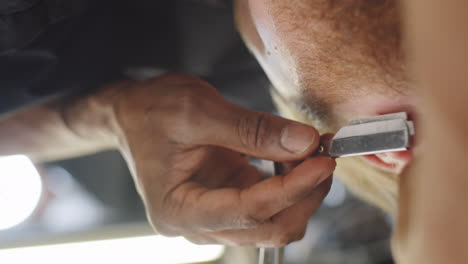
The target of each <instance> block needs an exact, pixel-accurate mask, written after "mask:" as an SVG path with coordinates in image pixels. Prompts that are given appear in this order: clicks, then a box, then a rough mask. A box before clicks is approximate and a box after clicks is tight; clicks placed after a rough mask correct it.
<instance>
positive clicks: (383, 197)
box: [271, 92, 398, 215]
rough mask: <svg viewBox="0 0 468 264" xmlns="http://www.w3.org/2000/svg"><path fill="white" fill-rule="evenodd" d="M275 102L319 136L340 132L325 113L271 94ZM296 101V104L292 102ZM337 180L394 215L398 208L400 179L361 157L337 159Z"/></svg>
mask: <svg viewBox="0 0 468 264" xmlns="http://www.w3.org/2000/svg"><path fill="white" fill-rule="evenodd" d="M271 94H272V98H273V101H274V103H275V105H276V107H277V109H278V111H279V112H280V113H281V115H282V116H284V117H285V118H288V119H292V120H295V121H298V122H302V123H305V124H308V125H311V126H313V127H315V128H316V129H317V130H318V131H319V132H320V134H325V133H335V132H336V131H337V129H338V128H337V125H335V124H336V122H333V120H337V119H336V118H332V117H330V116H329V115H327V114H326V113H322V112H320V111H319V112H310V111H307V109H305V108H304V107H302V106H301V105H300V104H297V103H294V102H288V101H289V100H285V99H284V98H282V97H281V96H279V94H278V93H275V92H272V93H271ZM291 101H294V100H291ZM334 176H335V177H337V178H338V179H339V180H341V181H342V182H343V183H344V184H345V185H346V187H347V188H348V189H349V190H350V191H351V192H352V193H353V194H355V195H356V196H357V197H359V198H361V199H362V200H364V201H366V202H369V203H370V204H372V205H374V206H377V207H379V208H381V209H382V210H384V211H385V212H386V213H388V214H390V215H394V214H395V213H396V210H397V205H398V175H397V174H394V173H390V172H387V171H383V170H381V169H378V168H375V167H373V166H371V165H370V164H369V163H368V162H366V161H365V160H363V159H362V158H361V157H346V158H340V159H337V167H336V170H335V173H334Z"/></svg>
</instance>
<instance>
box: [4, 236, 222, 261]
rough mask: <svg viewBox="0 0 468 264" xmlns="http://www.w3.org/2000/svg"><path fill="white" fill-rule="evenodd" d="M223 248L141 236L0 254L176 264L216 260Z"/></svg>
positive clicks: (38, 258)
mask: <svg viewBox="0 0 468 264" xmlns="http://www.w3.org/2000/svg"><path fill="white" fill-rule="evenodd" d="M223 252H224V247H223V246H217V245H209V246H199V245H194V244H192V243H190V242H188V241H187V240H185V239H183V238H167V237H162V236H145V237H134V238H123V239H114V240H102V241H92V242H80V243H70V244H60V245H49V246H38V247H30V248H16V249H4V250H0V261H1V262H2V263H25V264H26V263H28V264H29V263H47V264H62V263H67V264H83V263H113V264H120V263H122V264H124V263H125V264H127V263H138V264H146V263H148V264H150V263H151V264H154V263H157V264H179V263H199V262H208V261H214V260H216V259H219V258H220V257H221V256H222V254H223Z"/></svg>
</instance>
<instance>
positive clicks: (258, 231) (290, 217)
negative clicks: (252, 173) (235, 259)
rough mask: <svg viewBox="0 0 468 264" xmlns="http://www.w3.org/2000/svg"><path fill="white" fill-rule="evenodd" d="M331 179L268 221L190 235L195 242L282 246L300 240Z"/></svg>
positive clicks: (325, 193) (328, 187)
mask: <svg viewBox="0 0 468 264" xmlns="http://www.w3.org/2000/svg"><path fill="white" fill-rule="evenodd" d="M331 182H332V179H331V178H328V179H327V180H325V181H324V182H323V183H321V184H320V185H319V186H318V187H317V188H316V189H315V190H314V192H313V193H312V194H311V195H309V196H308V197H307V198H306V199H304V200H302V201H300V202H298V203H297V204H295V205H293V206H291V207H289V208H287V209H286V210H283V211H282V212H280V213H279V214H277V215H275V216H274V217H272V219H271V221H268V222H265V223H264V224H262V225H260V226H258V227H256V228H251V229H243V230H227V231H220V232H211V233H204V234H198V235H192V236H190V237H189V239H191V240H192V241H193V242H195V243H198V244H219V243H221V244H226V245H234V246H256V247H283V246H285V245H287V244H289V243H291V242H294V241H297V240H301V239H302V238H303V236H304V234H305V231H306V228H307V222H308V220H309V219H310V217H312V215H313V214H314V213H315V212H316V211H317V209H318V208H319V207H320V204H321V203H322V201H323V199H324V198H325V196H326V195H327V194H328V191H329V190H330V186H331Z"/></svg>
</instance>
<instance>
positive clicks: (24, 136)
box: [0, 87, 118, 161]
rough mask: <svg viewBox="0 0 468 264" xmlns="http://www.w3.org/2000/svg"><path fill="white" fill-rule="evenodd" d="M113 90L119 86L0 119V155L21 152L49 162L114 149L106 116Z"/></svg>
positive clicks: (35, 159) (113, 141) (109, 122)
mask: <svg viewBox="0 0 468 264" xmlns="http://www.w3.org/2000/svg"><path fill="white" fill-rule="evenodd" d="M114 90H118V87H117V88H116V87H110V88H104V89H101V90H100V91H98V92H97V93H95V94H91V95H88V96H82V97H76V98H74V99H70V98H68V99H62V100H60V101H56V102H53V103H50V104H47V105H41V106H36V107H32V108H30V109H27V110H25V111H22V112H19V113H16V114H14V115H11V116H9V117H7V118H4V119H0V156H5V155H14V154H24V155H27V156H29V157H30V158H32V159H33V160H34V161H48V160H57V159H64V158H70V157H74V156H80V155H85V154H90V153H94V152H98V151H101V150H105V149H111V148H115V147H116V146H117V143H116V142H115V140H114V137H113V135H112V134H111V133H109V131H110V130H109V129H108V128H109V126H110V124H111V123H112V120H109V118H108V116H107V115H106V108H108V107H109V106H108V105H107V102H108V101H110V100H112V98H111V96H110V95H112V94H113V93H114V92H115V91H114ZM106 96H109V98H106Z"/></svg>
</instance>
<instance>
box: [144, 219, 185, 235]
mask: <svg viewBox="0 0 468 264" xmlns="http://www.w3.org/2000/svg"><path fill="white" fill-rule="evenodd" d="M150 223H151V226H152V227H153V230H154V231H155V232H156V233H157V234H160V235H163V236H166V237H175V236H179V235H180V234H179V233H178V232H176V231H175V230H174V229H173V228H171V227H170V226H168V225H166V224H164V223H162V221H158V220H155V219H154V218H152V219H150Z"/></svg>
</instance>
